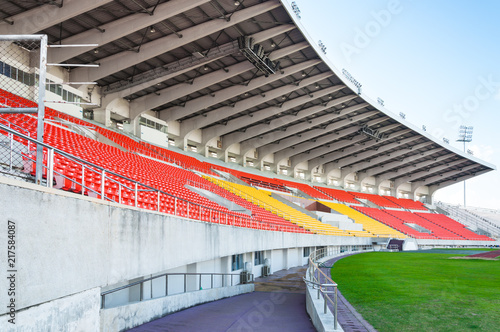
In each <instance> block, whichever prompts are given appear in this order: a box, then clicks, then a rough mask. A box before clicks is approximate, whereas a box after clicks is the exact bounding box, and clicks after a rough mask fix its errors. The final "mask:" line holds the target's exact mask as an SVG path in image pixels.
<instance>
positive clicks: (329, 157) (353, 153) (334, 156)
mask: <svg viewBox="0 0 500 332" xmlns="http://www.w3.org/2000/svg"><path fill="white" fill-rule="evenodd" d="M409 131H410V129H405V130H401V131H399V132H396V133H394V134H392V136H393V137H395V136H397V135H401V134H404V133H407V132H409ZM417 139H419V137H418V136H412V137H409V138H406V139H403V140H401V141H396V142H393V143H386V142H384V141H388V140H392V139H391V138H388V139H385V140H384V141H377V140H371V141H370V142H368V143H366V144H365V145H360V146H351V147H349V148H347V149H345V150H344V151H342V152H341V153H338V152H335V151H334V152H330V153H327V154H323V155H322V156H321V157H320V158H314V159H311V160H309V166H310V168H311V169H313V168H314V167H316V166H319V165H322V164H326V163H329V162H331V161H334V160H337V161H336V162H334V164H336V166H337V167H339V168H342V167H345V166H347V165H350V164H352V163H356V162H357V161H359V160H363V159H365V158H370V157H373V156H376V155H378V154H380V153H382V152H384V151H387V150H390V149H393V148H395V147H397V146H398V145H403V144H407V143H411V142H413V141H414V140H417ZM377 145H380V146H379V147H377V148H375V149H371V150H368V151H364V152H361V153H359V154H358V153H357V152H358V151H360V150H364V149H367V148H371V147H374V146H377Z"/></svg>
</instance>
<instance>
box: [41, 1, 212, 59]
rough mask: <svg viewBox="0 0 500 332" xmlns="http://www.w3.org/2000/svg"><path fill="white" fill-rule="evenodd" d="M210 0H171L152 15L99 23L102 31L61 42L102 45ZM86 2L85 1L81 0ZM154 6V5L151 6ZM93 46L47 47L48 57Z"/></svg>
mask: <svg viewBox="0 0 500 332" xmlns="http://www.w3.org/2000/svg"><path fill="white" fill-rule="evenodd" d="M209 1H210V0H171V1H169V2H165V3H162V4H160V5H158V7H156V9H155V11H154V15H151V16H150V15H144V13H138V14H133V15H129V16H125V17H124V18H121V19H118V20H116V21H112V22H110V23H107V24H104V25H101V26H100V28H101V29H103V30H104V32H103V33H101V32H99V31H96V30H95V29H92V30H87V31H85V32H82V33H79V34H77V35H74V36H71V37H68V38H66V39H64V40H62V44H98V45H104V44H107V43H110V42H112V41H114V40H117V39H120V38H122V37H125V36H127V35H129V34H131V33H133V32H135V31H138V30H142V29H145V28H147V27H149V26H151V25H154V24H156V23H158V22H161V21H163V20H166V19H169V18H171V17H173V16H176V15H179V14H180V13H182V12H185V11H187V10H190V9H192V8H195V7H197V6H200V5H202V4H204V3H207V2H209ZM81 2H86V1H81ZM151 8H154V7H151ZM92 49H93V47H65V48H61V49H49V52H48V59H49V62H52V63H61V62H63V61H66V60H68V59H71V58H73V57H75V56H77V55H79V54H82V53H85V52H88V51H91V50H92Z"/></svg>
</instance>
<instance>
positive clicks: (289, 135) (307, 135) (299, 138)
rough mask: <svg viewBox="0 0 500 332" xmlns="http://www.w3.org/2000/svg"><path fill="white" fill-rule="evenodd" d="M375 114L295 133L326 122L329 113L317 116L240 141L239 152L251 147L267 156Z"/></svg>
mask: <svg viewBox="0 0 500 332" xmlns="http://www.w3.org/2000/svg"><path fill="white" fill-rule="evenodd" d="M366 106H368V104H367V103H362V104H359V105H356V106H352V107H359V108H363V107H366ZM376 114H377V112H376V111H370V112H364V113H362V114H359V115H355V116H353V117H352V118H350V119H346V120H341V121H337V122H334V123H331V124H329V125H327V126H325V127H324V128H320V129H312V130H308V131H307V132H304V133H301V134H297V133H300V132H302V131H305V130H307V129H308V128H311V127H314V126H318V125H321V124H322V123H325V122H327V121H328V117H329V116H330V115H324V116H321V117H318V118H316V119H314V120H311V122H312V123H299V124H296V125H293V126H290V127H288V128H286V131H273V132H271V133H269V134H266V135H264V136H263V137H262V138H260V137H256V138H253V139H251V140H248V141H245V142H243V143H241V146H240V151H241V154H242V155H244V154H245V153H247V152H248V151H250V150H251V149H257V151H258V153H259V156H261V157H262V158H264V157H265V156H267V155H269V154H271V153H275V152H276V151H280V150H283V149H286V148H289V147H291V146H294V145H296V144H299V143H301V142H304V141H306V140H309V139H311V138H314V137H317V136H321V135H325V134H327V133H329V132H332V131H334V130H336V129H340V128H342V127H344V126H347V125H349V124H352V123H353V122H356V121H360V120H363V119H366V118H369V117H370V116H373V115H376ZM356 128H357V129H356V130H359V127H358V126H356ZM356 130H355V131H356ZM285 138H286V139H285ZM261 157H259V158H261Z"/></svg>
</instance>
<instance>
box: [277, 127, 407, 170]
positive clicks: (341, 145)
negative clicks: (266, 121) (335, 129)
mask: <svg viewBox="0 0 500 332" xmlns="http://www.w3.org/2000/svg"><path fill="white" fill-rule="evenodd" d="M395 126H396V127H397V126H399V124H396V125H395ZM393 127H394V125H390V126H387V127H385V128H380V129H378V131H379V132H380V133H383V132H384V131H387V130H391V129H392V128H393ZM334 137H337V139H338V136H337V135H335V136H332V135H327V136H323V137H320V138H319V139H318V140H315V141H314V142H305V143H303V144H299V145H298V146H294V148H295V149H293V150H292V151H290V154H293V153H294V152H295V156H294V157H292V158H291V162H292V163H291V164H292V166H291V167H292V168H295V166H297V165H298V164H300V163H301V162H304V161H309V160H311V159H315V158H318V157H320V156H323V155H325V154H326V153H332V152H333V151H338V150H341V149H345V148H347V147H349V146H352V145H353V144H356V143H359V142H361V141H364V140H367V139H368V137H366V135H363V134H360V135H357V136H355V137H353V138H351V139H346V140H342V141H338V142H335V143H333V144H328V143H330V142H331V141H332V138H334ZM372 143H376V142H373V141H372V142H366V143H363V144H361V148H362V149H366V148H367V147H369V146H370V144H372ZM325 144H328V145H327V146H325ZM332 145H333V146H332ZM372 145H373V144H372ZM304 149H305V150H304ZM287 150H288V149H287ZM308 150H311V151H308ZM304 151H307V152H306V153H301V152H304ZM299 153H300V154H299ZM275 158H276V156H275Z"/></svg>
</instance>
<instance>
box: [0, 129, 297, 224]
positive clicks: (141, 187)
mask: <svg viewBox="0 0 500 332" xmlns="http://www.w3.org/2000/svg"><path fill="white" fill-rule="evenodd" d="M0 130H3V131H6V132H8V133H10V134H12V135H16V136H18V137H19V138H22V139H25V140H27V141H28V142H31V143H34V146H36V144H38V145H40V146H41V147H42V148H45V149H47V158H46V161H45V162H44V164H45V163H46V165H43V170H44V171H43V172H44V173H45V171H46V172H47V184H46V185H47V187H53V176H54V174H56V175H58V176H61V177H62V178H65V179H68V180H70V181H71V182H72V183H74V184H75V185H76V186H79V187H81V188H82V190H81V193H82V195H84V194H85V190H87V192H93V193H95V194H96V195H97V196H100V198H101V199H102V200H107V201H112V202H116V201H115V200H113V199H112V198H110V197H109V196H108V195H107V193H106V192H105V190H104V189H105V182H106V180H107V181H110V182H115V183H118V185H119V189H120V191H119V194H120V195H119V200H120V202H118V203H120V204H122V201H121V198H122V197H121V191H122V190H121V189H122V188H126V189H128V190H129V191H132V192H133V193H134V194H133V200H134V207H138V202H137V198H138V193H139V192H144V191H150V192H156V193H157V199H156V207H157V208H156V211H157V212H161V211H160V195H164V196H167V197H170V198H173V199H174V211H173V215H178V214H179V213H178V211H177V206H178V202H179V201H180V202H184V204H186V207H185V208H186V213H187V216H186V217H187V218H193V219H196V218H197V217H198V218H199V220H200V221H203V217H204V216H202V212H203V211H205V213H207V212H209V217H208V218H209V220H211V219H212V217H216V218H217V220H218V222H219V223H222V224H227V225H236V224H237V219H238V220H239V221H241V225H244V226H245V227H252V228H256V229H265V227H264V226H267V227H268V228H269V229H270V230H277V231H290V232H294V230H293V229H291V228H289V227H287V226H284V225H275V224H273V223H269V222H266V221H260V220H255V219H253V218H252V217H246V216H243V215H239V214H238V215H237V214H234V213H228V212H224V211H220V210H217V209H213V208H211V207H207V206H204V205H201V204H196V203H193V202H190V201H187V200H185V199H182V198H179V197H177V196H175V195H173V194H171V193H167V192H164V191H162V190H160V189H157V188H154V187H151V186H149V185H147V184H144V183H141V182H138V181H136V180H134V179H131V178H128V177H126V176H123V175H121V174H118V173H115V172H113V171H111V170H108V169H105V168H104V167H101V166H99V165H96V164H94V163H92V162H89V161H86V160H83V159H81V158H79V157H76V156H73V155H71V154H70V153H67V152H65V151H63V150H60V149H58V148H55V147H52V146H50V145H48V144H46V143H42V142H40V141H38V140H37V139H34V138H31V137H29V136H27V135H24V134H22V133H19V132H17V131H15V130H13V129H11V128H9V127H7V126H5V125H3V124H1V123H0ZM29 152H30V151H29ZM54 153H57V154H58V155H60V156H63V157H66V158H68V159H70V160H72V161H74V162H75V163H76V164H78V165H79V166H80V167H81V168H82V175H85V172H86V171H91V172H94V173H98V174H100V175H101V188H98V190H95V189H93V188H91V187H88V186H86V185H85V178H84V176H82V181H81V182H79V181H75V180H74V179H71V178H68V177H66V176H64V174H61V173H60V172H58V171H57V170H54V160H53V159H54ZM23 158H28V159H29V160H30V161H32V162H36V160H35V159H34V158H32V156H31V155H30V154H29V153H28V154H26V155H24V154H23ZM44 159H45V158H44ZM110 176H114V177H117V178H119V179H122V180H123V181H124V182H126V181H128V182H130V183H132V184H134V188H130V187H128V186H127V185H126V184H125V183H121V182H119V181H117V180H115V179H113V178H112V177H110ZM192 207H196V208H197V209H199V210H198V211H199V213H197V214H198V215H197V216H194V215H193V214H192V213H190V208H192ZM161 213H164V212H161ZM165 213H167V214H168V212H165ZM179 215H180V214H179Z"/></svg>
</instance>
